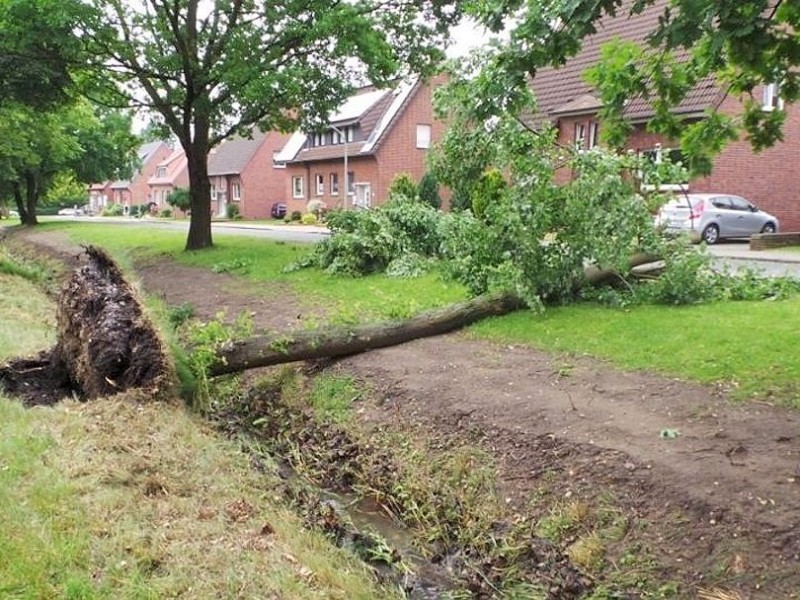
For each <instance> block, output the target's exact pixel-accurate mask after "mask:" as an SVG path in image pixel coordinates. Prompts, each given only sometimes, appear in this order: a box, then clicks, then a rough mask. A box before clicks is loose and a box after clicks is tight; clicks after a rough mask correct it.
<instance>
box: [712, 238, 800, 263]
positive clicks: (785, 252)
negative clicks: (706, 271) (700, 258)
mask: <svg viewBox="0 0 800 600" xmlns="http://www.w3.org/2000/svg"><path fill="white" fill-rule="evenodd" d="M708 253H709V254H710V255H711V256H715V257H718V258H725V259H728V260H744V261H753V262H768V263H789V264H800V248H792V249H788V248H775V249H772V250H751V249H750V244H749V243H748V242H721V243H719V244H716V245H714V246H708Z"/></svg>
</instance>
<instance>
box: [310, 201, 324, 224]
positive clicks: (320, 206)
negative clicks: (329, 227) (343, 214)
mask: <svg viewBox="0 0 800 600" xmlns="http://www.w3.org/2000/svg"><path fill="white" fill-rule="evenodd" d="M327 209H328V205H327V204H325V203H324V202H323V201H322V200H311V201H309V203H308V204H307V205H306V212H307V213H311V214H312V215H314V216H315V217H317V220H319V219H321V218H322V217H323V216H324V215H325V213H326V212H327Z"/></svg>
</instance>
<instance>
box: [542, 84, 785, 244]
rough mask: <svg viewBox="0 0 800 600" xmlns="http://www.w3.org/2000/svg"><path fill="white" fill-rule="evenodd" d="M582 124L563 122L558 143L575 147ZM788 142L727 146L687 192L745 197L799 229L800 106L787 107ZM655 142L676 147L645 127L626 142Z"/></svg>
mask: <svg viewBox="0 0 800 600" xmlns="http://www.w3.org/2000/svg"><path fill="white" fill-rule="evenodd" d="M760 95H761V90H756V91H755V97H756V98H759V97H760ZM721 108H722V111H723V112H725V113H727V114H731V115H735V114H738V113H739V112H740V111H741V103H740V100H739V99H737V98H734V97H728V98H726V99H725V101H724V102H723V104H722V107H721ZM582 120H588V117H580V118H579V117H572V118H565V119H560V120H559V138H558V139H559V142H561V143H565V144H569V143H572V141H573V135H574V126H575V123H576V122H579V121H582ZM784 140H785V141H784V142H781V143H779V144H777V145H775V146H773V147H772V148H768V149H766V150H764V151H762V152H761V153H759V154H756V153H754V152H753V150H752V149H751V147H750V144H749V142H747V141H746V140H740V141H736V142H733V143H731V144H728V146H727V147H726V148H725V150H723V151H722V152H721V153H720V155H719V156H718V157H717V158H716V160H715V161H714V169H713V171H712V173H711V175H710V176H708V177H702V178H698V179H694V180H692V181H691V182H690V183H689V191H692V192H727V193H731V194H736V195H739V196H743V197H744V198H747V199H748V200H751V201H752V202H754V203H755V204H757V205H758V206H759V207H761V208H762V209H764V210H766V211H767V212H770V213H772V214H774V215H775V216H776V217H778V219H779V220H780V227H781V231H800V171H798V170H797V169H796V168H795V167H796V165H798V164H800V106H796V105H795V106H790V107H787V119H786V124H785V127H784ZM656 144H661V145H662V146H663V147H670V146H675V145H676V144H675V143H674V142H670V141H669V140H668V139H666V138H664V137H663V136H661V135H657V134H653V133H648V132H647V131H645V129H644V126H638V127H637V128H636V130H635V131H634V132H633V134H632V135H631V137H630V139H629V141H628V147H629V148H631V149H633V150H647V149H651V148H653V147H654V146H655V145H656ZM570 176H571V174H570V172H569V170H568V169H562V170H561V171H559V172H558V173H557V174H556V181H557V182H558V183H564V182H566V181H568V180H569V178H570Z"/></svg>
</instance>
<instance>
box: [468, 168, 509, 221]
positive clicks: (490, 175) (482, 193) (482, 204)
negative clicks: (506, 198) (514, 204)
mask: <svg viewBox="0 0 800 600" xmlns="http://www.w3.org/2000/svg"><path fill="white" fill-rule="evenodd" d="M507 187H508V185H507V184H506V180H505V179H503V174H502V173H500V171H498V170H497V169H489V170H488V171H486V173H484V174H483V175H482V176H481V178H480V179H479V180H478V182H477V183H476V184H475V187H474V188H473V189H472V212H473V214H474V215H475V216H476V217H478V218H479V219H484V218H485V217H486V207H487V206H489V205H490V204H497V203H499V202H500V199H501V197H502V195H503V194H504V193H505V191H506V188H507Z"/></svg>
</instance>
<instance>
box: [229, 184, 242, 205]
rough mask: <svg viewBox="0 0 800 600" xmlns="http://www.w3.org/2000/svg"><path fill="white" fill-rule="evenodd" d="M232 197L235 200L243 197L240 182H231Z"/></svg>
mask: <svg viewBox="0 0 800 600" xmlns="http://www.w3.org/2000/svg"><path fill="white" fill-rule="evenodd" d="M231 198H232V199H233V200H234V202H238V201H239V200H241V199H242V189H241V187H240V186H239V184H238V183H232V184H231Z"/></svg>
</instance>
